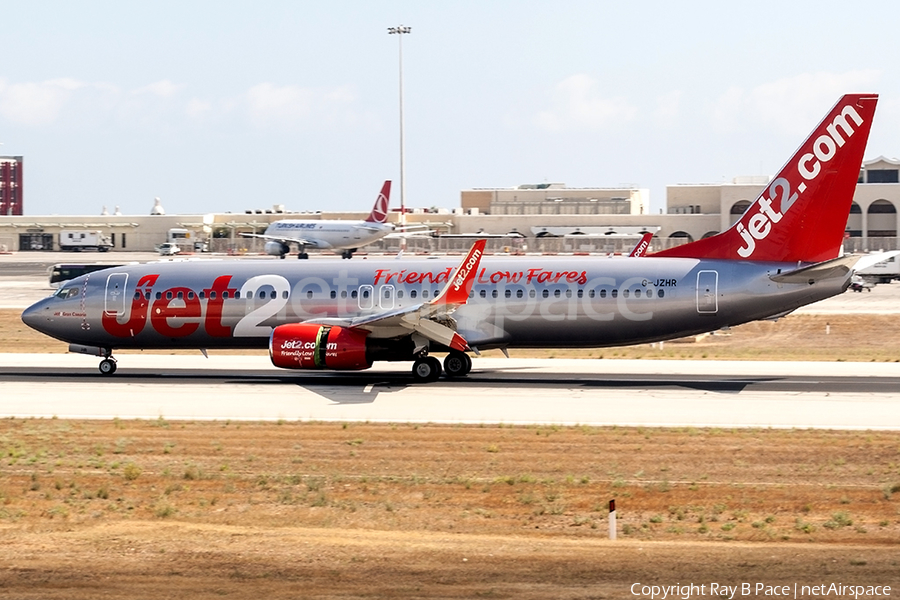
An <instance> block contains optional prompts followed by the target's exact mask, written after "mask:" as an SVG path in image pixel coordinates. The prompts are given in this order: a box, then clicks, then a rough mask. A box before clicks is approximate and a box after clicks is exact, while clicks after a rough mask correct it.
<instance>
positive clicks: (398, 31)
mask: <svg viewBox="0 0 900 600" xmlns="http://www.w3.org/2000/svg"><path fill="white" fill-rule="evenodd" d="M405 33H412V27H407V26H405V25H400V26H398V27H388V35H396V36H397V40H398V41H399V42H400V44H399V48H400V231H401V232H402V233H406V180H405V179H404V177H403V175H404V173H403V171H404V166H405V164H404V159H403V34H405ZM400 248H401V250H406V237H405V236H401V237H400Z"/></svg>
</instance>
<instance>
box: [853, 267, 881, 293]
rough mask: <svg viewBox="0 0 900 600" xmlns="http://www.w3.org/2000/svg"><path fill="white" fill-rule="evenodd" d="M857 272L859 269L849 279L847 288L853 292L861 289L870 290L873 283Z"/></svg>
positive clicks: (873, 285)
mask: <svg viewBox="0 0 900 600" xmlns="http://www.w3.org/2000/svg"><path fill="white" fill-rule="evenodd" d="M858 273H859V271H857V275H854V276H853V278H852V279H851V280H850V287H849V288H847V289H849V290H852V291H854V292H862V291H863V290H865V291H867V292H871V291H872V288H873V287H875V283H874V282H872V281H871V280H869V279H868V278H866V277H861V276H860V275H859V274H858Z"/></svg>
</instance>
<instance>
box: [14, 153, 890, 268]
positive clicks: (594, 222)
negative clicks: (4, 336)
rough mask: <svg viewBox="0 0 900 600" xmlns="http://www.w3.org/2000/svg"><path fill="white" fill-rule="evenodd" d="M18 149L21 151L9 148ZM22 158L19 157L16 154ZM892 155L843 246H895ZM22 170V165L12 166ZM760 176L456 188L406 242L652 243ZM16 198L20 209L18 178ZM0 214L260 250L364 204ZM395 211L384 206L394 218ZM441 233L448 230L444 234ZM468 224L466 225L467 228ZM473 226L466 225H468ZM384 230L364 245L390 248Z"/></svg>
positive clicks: (707, 229) (710, 214) (393, 243)
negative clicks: (657, 202) (268, 234)
mask: <svg viewBox="0 0 900 600" xmlns="http://www.w3.org/2000/svg"><path fill="white" fill-rule="evenodd" d="M17 158H20V157H17ZM19 164H20V165H21V160H20V162H19ZM898 175H900V161H898V160H896V159H889V158H885V157H878V158H876V159H873V160H869V161H866V162H865V163H864V164H863V165H862V168H861V170H860V176H859V185H857V188H856V192H855V195H854V202H853V206H852V208H851V211H850V218H849V220H848V222H847V236H848V237H847V241H846V242H845V249H846V250H847V251H867V250H894V249H900V246H898V235H897V232H898V231H900V212H898V207H900V177H898ZM19 176H21V168H20V170H19ZM768 182H769V177H767V176H757V177H736V178H735V179H733V180H732V181H731V182H730V183H700V184H675V185H670V186H667V188H666V209H665V210H664V211H661V213H660V214H651V213H650V211H649V192H648V191H647V190H645V189H640V188H599V187H598V188H568V187H566V186H565V184H563V183H542V184H526V185H520V186H517V187H513V188H490V189H471V190H463V191H462V192H461V194H460V206H459V207H457V208H453V209H412V210H411V211H410V209H407V210H408V211H410V212H409V214H408V215H407V222H408V223H421V224H424V225H427V226H428V227H429V228H430V229H432V230H433V231H435V236H434V237H428V238H412V239H410V240H409V241H408V248H407V249H408V251H411V252H436V251H437V252H441V251H458V250H460V249H463V248H465V247H467V246H468V245H469V244H470V243H471V239H472V238H473V237H475V235H477V234H479V233H481V234H491V235H493V236H497V237H496V238H495V239H492V240H490V242H491V247H492V248H493V249H494V250H501V251H502V250H506V251H510V252H622V251H627V250H628V249H630V247H631V245H633V242H634V241H635V240H636V238H637V237H638V236H639V235H640V233H641V232H643V231H653V232H654V233H655V239H654V242H653V248H654V249H660V248H663V247H668V246H671V245H675V244H680V243H684V242H685V241H690V240H696V239H700V238H703V237H708V236H710V235H714V234H716V233H718V232H720V231H723V230H725V229H727V228H728V227H730V226H731V224H732V223H733V222H734V221H736V220H737V219H738V217H739V216H740V215H741V214H742V213H743V212H744V211H745V210H746V209H747V207H748V206H749V205H750V203H751V202H753V200H755V199H756V197H757V196H758V195H759V193H760V192H761V191H762V190H763V189H764V188H765V186H766V185H767V184H768ZM17 185H18V194H19V195H18V196H16V199H17V206H18V209H19V210H21V206H22V197H21V189H22V187H21V185H22V182H21V178H20V179H18V182H17ZM10 212H11V211H10V210H9V209H7V212H5V213H4V214H2V215H0V250H4V249H5V250H7V251H29V250H49V249H53V250H58V249H59V234H60V232H61V231H62V230H73V229H74V230H84V231H94V232H102V233H103V235H105V236H108V237H109V239H110V241H111V243H112V247H111V248H110V250H111V251H126V252H127V251H152V250H153V249H154V248H155V247H157V246H159V245H160V244H162V243H164V242H166V241H170V237H171V235H172V232H173V231H179V232H181V233H179V234H178V235H180V236H181V239H180V241H181V242H182V244H181V245H182V246H185V248H184V249H186V250H188V251H194V250H197V251H200V250H203V251H207V250H208V251H212V252H221V253H228V254H243V253H257V252H262V245H263V242H262V240H259V239H252V238H243V237H242V236H241V233H261V232H263V231H264V230H265V228H266V227H267V226H268V225H269V224H270V223H271V222H273V221H276V220H279V219H286V218H293V219H308V220H318V219H364V218H365V217H366V216H367V214H368V213H367V212H366V213H328V212H315V213H296V212H286V211H285V210H284V208H283V207H281V206H276V207H273V208H272V209H268V210H263V209H252V210H246V211H245V212H244V213H211V214H202V215H178V214H167V213H166V212H165V211H164V210H162V208H161V206H160V205H159V203H157V204H156V205H155V206H154V207H153V208H152V209H151V211H149V212H150V213H151V214H147V215H121V214H118V211H116V214H112V215H107V214H103V215H97V216H37V215H34V216H31V215H22V214H15V213H12V214H10ZM399 216H400V215H399V214H398V213H397V212H394V213H393V214H391V215H390V217H391V220H392V221H393V222H398V221H399ZM448 234H449V235H448ZM467 234H468V235H467ZM473 234H475V235H473ZM399 247H400V241H399V240H397V239H387V240H382V241H380V242H377V243H376V244H373V245H371V246H369V247H367V248H366V251H370V252H377V251H387V252H396V251H397V250H399Z"/></svg>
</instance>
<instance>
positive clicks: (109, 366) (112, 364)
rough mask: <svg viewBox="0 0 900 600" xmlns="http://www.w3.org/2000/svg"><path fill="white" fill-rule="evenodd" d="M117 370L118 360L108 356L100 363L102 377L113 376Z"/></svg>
mask: <svg viewBox="0 0 900 600" xmlns="http://www.w3.org/2000/svg"><path fill="white" fill-rule="evenodd" d="M117 368H118V367H117V365H116V359H114V358H113V357H112V356H108V357H106V358H104V359H103V360H101V361H100V373H101V374H102V375H112V374H113V373H115V372H116V369H117Z"/></svg>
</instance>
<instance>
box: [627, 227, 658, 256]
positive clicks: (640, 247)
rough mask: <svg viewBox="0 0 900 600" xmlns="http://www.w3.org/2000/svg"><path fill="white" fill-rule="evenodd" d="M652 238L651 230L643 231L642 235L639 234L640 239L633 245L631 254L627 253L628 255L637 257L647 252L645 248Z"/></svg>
mask: <svg viewBox="0 0 900 600" xmlns="http://www.w3.org/2000/svg"><path fill="white" fill-rule="evenodd" d="M652 239H653V232H651V231H647V232H645V233H644V235H642V236H641V239H640V240H639V241H638V243H637V244H635V245H634V248H632V249H631V254H629V255H628V256H631V257H637V256H643V255H645V254H647V248H649V247H650V240H652Z"/></svg>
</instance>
